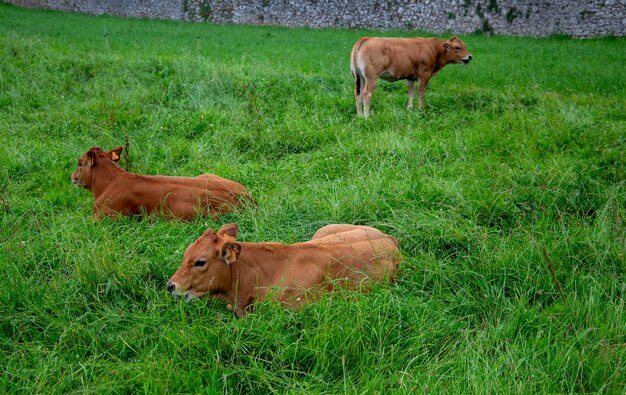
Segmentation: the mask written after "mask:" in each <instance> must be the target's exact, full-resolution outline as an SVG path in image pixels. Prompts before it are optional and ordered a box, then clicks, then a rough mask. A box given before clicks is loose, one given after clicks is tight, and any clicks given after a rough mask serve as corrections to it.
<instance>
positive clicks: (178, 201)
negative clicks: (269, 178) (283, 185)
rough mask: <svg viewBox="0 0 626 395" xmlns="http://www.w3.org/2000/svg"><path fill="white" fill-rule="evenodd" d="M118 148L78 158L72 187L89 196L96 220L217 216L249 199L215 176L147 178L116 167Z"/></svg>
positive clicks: (96, 150)
mask: <svg viewBox="0 0 626 395" xmlns="http://www.w3.org/2000/svg"><path fill="white" fill-rule="evenodd" d="M121 152H122V147H117V148H115V149H113V150H111V151H103V150H102V149H100V148H99V147H92V148H91V149H90V150H89V151H87V152H85V153H84V154H83V155H81V157H80V158H79V159H78V168H77V169H76V170H75V171H74V172H73V173H72V183H74V185H76V186H79V187H83V188H85V189H87V190H88V191H90V192H91V193H93V196H94V205H93V211H94V216H95V217H96V218H101V217H104V216H109V217H115V216H118V215H129V214H143V213H147V214H151V213H162V214H164V215H165V216H166V217H168V218H178V219H191V218H193V217H194V216H198V215H199V216H206V215H210V216H213V217H217V216H218V215H219V214H222V213H225V212H228V211H230V210H232V209H233V208H234V207H236V206H239V205H241V204H242V203H243V202H244V201H253V200H252V197H251V196H250V195H249V194H248V192H247V191H246V188H244V187H243V186H242V185H241V184H238V183H236V182H234V181H230V180H227V179H225V178H222V177H219V176H216V175H214V174H203V175H200V176H197V177H171V176H149V175H142V174H134V173H129V172H127V171H126V170H124V169H122V168H121V167H119V166H117V165H116V162H118V161H119V160H120V154H121Z"/></svg>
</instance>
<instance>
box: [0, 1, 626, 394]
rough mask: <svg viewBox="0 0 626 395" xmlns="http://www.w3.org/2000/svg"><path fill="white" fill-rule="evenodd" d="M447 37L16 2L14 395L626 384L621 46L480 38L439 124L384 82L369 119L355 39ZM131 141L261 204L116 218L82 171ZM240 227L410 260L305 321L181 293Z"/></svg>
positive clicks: (10, 362)
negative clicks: (189, 252) (375, 234)
mask: <svg viewBox="0 0 626 395" xmlns="http://www.w3.org/2000/svg"><path fill="white" fill-rule="evenodd" d="M105 32H108V47H107V46H105V40H104V33H105ZM426 34H427V33H423V32H417V33H416V32H408V31H394V32H376V31H355V30H310V29H286V28H277V27H246V26H230V25H227V26H214V25H208V24H190V23H181V22H167V21H149V20H126V19H119V18H111V17H93V16H83V15H72V14H63V13H58V12H48V11H35V10H23V9H18V8H15V7H12V6H8V5H4V4H0V179H1V180H2V182H1V184H0V228H1V229H0V246H1V248H2V251H1V256H0V274H1V277H0V278H2V280H3V285H2V286H1V287H0V365H1V366H2V373H1V376H0V391H1V392H11V393H37V392H46V393H47V392H63V393H67V392H83V391H85V392H128V393H155V392H156V393H161V392H166V391H167V392H189V393H198V392H205V393H216V392H227V393H250V392H253V393H269V392H278V393H284V392H293V393H331V394H335V393H373V392H378V393H408V392H435V393H441V392H449V393H459V392H464V393H536V392H546V393H555V392H565V393H572V392H601V393H623V392H624V391H626V376H625V373H624V372H625V371H626V359H625V356H626V348H625V344H626V330H625V327H626V317H625V312H624V296H625V295H624V294H625V291H626V289H625V285H624V284H625V283H626V281H625V275H626V263H625V262H624V254H625V248H626V247H625V234H626V232H625V230H626V228H625V225H624V224H625V221H626V219H625V215H626V202H625V200H626V185H625V180H626V172H625V170H626V163H625V162H626V155H625V152H626V134H625V132H624V131H625V130H626V114H625V107H624V103H625V99H626V91H625V90H626V69H625V68H624V64H626V52H624V45H625V41H624V39H623V38H605V39H592V40H573V39H569V38H565V37H554V38H542V39H534V38H511V37H485V36H472V35H466V36H463V37H461V38H462V39H463V40H464V41H465V43H466V44H467V45H468V47H469V49H470V51H471V52H472V54H473V55H474V61H472V63H471V64H470V65H468V66H465V67H461V66H449V67H447V68H446V69H445V70H443V71H442V72H441V74H440V75H439V76H437V77H436V78H435V79H434V80H433V81H432V82H431V84H430V86H429V90H428V92H427V97H426V111H425V112H424V113H423V114H420V113H418V112H417V111H415V112H407V111H406V110H405V109H404V107H405V106H406V87H405V86H404V84H402V83H396V84H386V83H381V84H380V85H379V88H378V89H377V91H376V93H375V95H374V98H373V101H372V110H373V114H372V117H371V118H370V119H367V120H365V119H360V118H358V117H356V114H355V109H354V101H353V95H352V81H351V77H350V75H349V69H348V55H349V52H350V49H351V46H352V44H353V43H354V42H355V41H356V40H357V39H358V38H359V37H360V36H362V35H399V36H410V35H426ZM197 37H199V39H197ZM126 138H128V139H129V142H130V152H129V153H128V158H126V159H125V160H124V161H122V166H124V167H125V168H127V169H130V170H132V171H135V172H142V173H150V174H157V173H160V174H176V175H196V174H199V173H203V172H211V173H216V174H220V175H222V176H224V177H228V178H231V179H233V180H236V181H238V182H241V183H242V184H244V185H246V186H247V187H248V188H249V189H250V191H251V192H252V194H253V195H254V196H255V198H256V199H257V201H258V203H259V206H258V208H256V209H249V210H246V211H243V212H239V213H234V214H230V215H228V216H226V217H224V218H222V219H221V220H220V222H219V223H218V222H213V221H210V220H206V219H198V220H196V221H194V222H191V223H183V222H167V221H165V220H163V219H159V218H143V219H140V220H137V219H134V218H125V219H119V220H109V219H107V220H102V221H95V220H94V219H92V217H91V204H92V198H91V196H90V195H89V193H87V192H86V191H84V190H79V189H77V188H74V187H72V185H71V183H70V182H69V175H70V173H71V171H72V170H73V169H74V167H75V164H76V160H77V158H78V156H79V155H80V154H81V153H83V152H84V151H86V150H87V149H88V148H89V147H91V146H92V145H100V146H102V147H105V148H111V147H114V146H117V145H124V144H125V139H126ZM233 221H236V222H238V223H239V224H240V227H241V231H240V236H239V238H240V239H241V240H245V241H281V242H285V243H293V242H298V241H303V240H307V239H309V238H310V237H311V236H312V234H313V233H314V232H315V230H316V229H317V228H319V227H320V226H323V225H325V224H328V223H337V222H347V223H356V224H368V225H372V226H376V227H378V228H379V229H381V230H383V231H385V232H387V233H389V234H392V235H394V236H396V237H399V238H400V240H401V246H402V251H403V255H404V257H405V259H404V262H403V264H402V266H401V270H400V272H399V277H398V279H397V281H396V282H395V283H394V284H389V285H381V286H379V287H376V288H375V289H374V290H373V291H372V292H370V293H367V294H359V293H357V294H355V293H351V292H345V291H344V292H341V291H339V292H336V293H333V294H331V295H326V296H325V297H324V298H323V299H322V300H321V301H320V302H318V303H314V304H312V305H309V306H306V307H305V308H303V309H302V310H300V311H296V312H294V311H288V310H284V309H282V308H280V307H279V306H276V305H274V304H272V303H262V304H260V305H258V306H257V308H256V311H255V313H253V314H251V315H249V316H248V317H246V318H245V319H243V320H237V319H236V318H235V317H234V316H233V315H232V314H231V313H229V312H228V311H227V310H226V308H225V306H224V304H223V302H214V301H209V300H200V301H196V302H195V303H190V304H186V303H184V302H182V301H178V300H174V299H172V298H171V297H170V295H168V294H167V292H166V290H165V287H164V285H165V283H166V281H167V279H168V278H169V277H170V276H171V274H172V273H173V272H174V271H175V270H176V268H177V267H178V265H179V263H180V261H181V258H182V253H183V252H184V250H185V248H186V247H187V246H188V245H189V244H190V243H191V241H193V240H194V239H195V238H196V237H197V236H198V235H199V234H200V233H201V232H202V231H203V230H204V229H205V228H206V227H207V226H211V227H213V228H218V227H219V226H220V224H222V223H226V222H233ZM548 266H550V267H551V268H552V272H553V273H551V271H550V270H549V268H548Z"/></svg>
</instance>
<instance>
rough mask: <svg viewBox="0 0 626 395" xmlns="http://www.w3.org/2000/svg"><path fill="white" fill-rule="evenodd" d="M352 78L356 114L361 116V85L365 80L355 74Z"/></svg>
mask: <svg viewBox="0 0 626 395" xmlns="http://www.w3.org/2000/svg"><path fill="white" fill-rule="evenodd" d="M352 76H353V77H354V102H355V104H356V112H357V114H359V115H363V85H364V83H365V80H364V79H363V78H362V77H361V76H360V75H359V74H358V73H357V74H356V75H355V74H353V75H352Z"/></svg>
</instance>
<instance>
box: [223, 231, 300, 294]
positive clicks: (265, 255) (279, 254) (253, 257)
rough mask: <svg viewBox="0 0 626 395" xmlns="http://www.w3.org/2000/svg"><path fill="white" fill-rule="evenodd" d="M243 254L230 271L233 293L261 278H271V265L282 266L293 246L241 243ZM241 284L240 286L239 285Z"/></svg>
mask: <svg viewBox="0 0 626 395" xmlns="http://www.w3.org/2000/svg"><path fill="white" fill-rule="evenodd" d="M239 244H240V245H241V253H240V255H239V257H238V258H237V260H236V261H235V262H233V263H232V264H231V265H230V266H231V270H230V273H231V274H230V275H231V286H232V289H233V291H235V290H236V288H237V287H239V288H241V287H242V286H246V284H252V283H255V282H256V281H257V280H258V279H259V278H269V277H270V274H271V273H270V271H271V269H272V266H273V265H271V264H270V262H271V263H277V264H280V262H282V261H284V260H286V259H287V258H288V257H289V250H290V247H291V245H288V244H281V243H245V242H241V243H239ZM237 282H239V284H237Z"/></svg>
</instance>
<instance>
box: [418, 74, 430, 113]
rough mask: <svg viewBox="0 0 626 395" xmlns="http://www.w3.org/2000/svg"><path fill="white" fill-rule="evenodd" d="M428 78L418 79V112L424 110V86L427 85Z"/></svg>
mask: <svg viewBox="0 0 626 395" xmlns="http://www.w3.org/2000/svg"><path fill="white" fill-rule="evenodd" d="M429 79H430V77H420V79H419V83H418V87H417V90H418V94H419V107H420V111H422V110H424V94H425V93H426V85H428V80H429Z"/></svg>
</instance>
